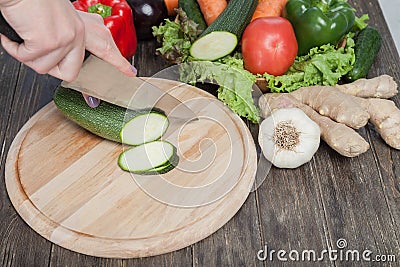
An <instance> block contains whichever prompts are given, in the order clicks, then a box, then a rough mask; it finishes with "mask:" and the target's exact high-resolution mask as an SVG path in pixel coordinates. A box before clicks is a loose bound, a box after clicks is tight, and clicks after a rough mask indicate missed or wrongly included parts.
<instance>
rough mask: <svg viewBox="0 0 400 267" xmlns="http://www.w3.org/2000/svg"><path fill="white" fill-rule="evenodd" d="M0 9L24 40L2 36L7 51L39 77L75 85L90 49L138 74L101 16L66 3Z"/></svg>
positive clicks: (32, 2) (56, 0) (14, 1)
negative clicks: (18, 40)
mask: <svg viewBox="0 0 400 267" xmlns="http://www.w3.org/2000/svg"><path fill="white" fill-rule="evenodd" d="M0 8H1V12H2V13H3V16H4V18H5V19H6V20H7V21H8V22H9V24H10V25H11V26H12V27H13V28H14V30H15V31H16V32H17V33H18V34H19V35H20V37H21V38H22V39H23V40H24V43H22V44H18V43H15V42H12V41H10V40H9V39H8V38H7V37H5V36H1V42H2V45H3V48H4V49H5V50H6V51H7V52H8V53H9V54H10V55H11V56H13V57H14V58H16V59H17V60H19V61H21V62H23V63H25V65H27V66H29V67H31V68H32V69H33V70H35V71H36V72H38V73H42V74H44V73H48V74H50V75H52V76H54V77H57V78H59V79H62V80H65V81H72V80H74V79H75V78H76V76H77V74H78V72H79V69H80V67H81V64H82V61H83V57H84V52H85V49H86V50H88V51H90V52H91V53H92V54H94V55H96V56H98V57H100V58H102V59H103V60H105V61H107V62H109V63H111V64H113V65H114V66H115V67H116V68H118V69H119V70H120V71H121V72H123V73H125V74H126V75H128V76H133V75H135V74H136V72H135V69H134V68H133V69H132V66H131V65H130V63H129V62H128V61H127V60H126V59H125V58H123V57H122V55H121V54H120V52H119V50H118V48H117V46H116V45H115V43H114V41H113V39H112V36H111V33H110V32H109V30H108V29H107V28H106V27H105V26H104V23H103V19H102V18H101V17H100V16H99V15H97V14H89V13H85V12H80V11H76V10H75V8H74V7H73V6H72V4H71V3H70V2H69V1H66V0H29V1H27V0H20V1H18V0H8V1H7V0H0ZM32 14H34V16H33V15H32ZM85 100H86V101H87V102H88V104H89V105H91V106H93V105H94V106H95V105H96V103H98V101H97V102H96V101H92V100H93V98H89V97H87V96H86V97H85ZM93 103H94V104H93Z"/></svg>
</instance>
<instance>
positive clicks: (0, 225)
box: [0, 0, 400, 266]
mask: <svg viewBox="0 0 400 267" xmlns="http://www.w3.org/2000/svg"><path fill="white" fill-rule="evenodd" d="M349 2H350V3H351V4H352V5H353V6H354V7H355V8H356V9H357V10H358V14H362V13H368V14H369V16H370V21H369V23H370V25H372V26H374V27H376V28H377V29H378V30H379V31H380V32H381V34H382V36H383V46H382V49H381V51H380V54H379V57H378V58H377V60H376V62H375V64H374V65H373V69H372V70H371V72H370V76H371V77H373V76H376V75H379V74H384V73H385V74H389V75H392V76H393V77H394V78H395V80H396V81H397V82H400V72H399V70H400V63H399V55H398V53H397V51H396V49H395V46H394V42H393V40H392V38H391V36H390V33H389V30H388V27H387V25H386V22H385V20H384V17H383V15H382V12H381V10H380V7H379V4H378V1H377V0H368V1H355V0H351V1H349ZM155 48H156V44H155V42H153V41H148V42H142V43H140V44H139V47H138V52H137V56H136V58H135V65H136V66H137V67H138V69H139V75H140V76H150V75H152V74H154V73H156V72H157V71H159V70H160V69H162V68H163V67H165V66H166V65H165V62H164V61H163V60H162V59H161V58H159V57H157V56H155V55H154V51H155ZM0 69H1V76H0V88H1V89H0V121H1V124H0V144H1V150H0V151H1V154H0V160H1V166H0V170H1V172H0V173H1V182H0V266H190V265H192V266H247V265H250V266H253V265H256V266H262V265H269V264H271V265H273V266H274V265H280V264H281V261H280V260H279V258H278V255H277V252H275V254H273V256H272V257H273V261H272V262H271V261H270V260H269V259H266V260H265V261H260V260H259V259H258V258H257V253H258V252H259V251H260V250H262V249H264V250H265V248H267V252H268V253H271V251H272V250H275V251H278V250H285V251H286V252H287V253H286V255H281V256H283V257H286V258H287V259H288V260H289V262H291V263H292V265H296V266H297V265H304V266H309V265H310V262H307V261H306V262H300V261H297V262H294V261H291V260H290V258H289V252H290V251H291V250H296V251H298V252H300V257H301V253H302V252H303V251H304V250H314V251H316V252H317V253H319V254H318V255H320V253H322V252H323V250H327V249H329V248H332V249H336V248H337V245H338V244H337V242H338V240H339V239H345V241H347V247H346V249H349V250H358V251H359V252H360V257H361V253H362V252H363V251H365V250H370V251H371V252H372V254H371V255H370V256H371V258H373V256H374V255H395V257H396V262H392V263H389V262H387V263H386V264H382V263H376V262H365V261H363V262H356V261H351V260H350V261H344V260H342V261H340V260H339V259H337V260H336V261H329V259H328V255H327V254H326V255H325V260H324V261H322V262H318V266H348V265H357V266H361V265H362V266H380V265H381V264H382V266H399V264H400V209H399V207H400V152H399V151H396V150H394V149H391V148H389V147H388V146H387V145H386V144H385V143H384V142H383V141H382V140H381V138H380V137H379V135H378V133H377V132H376V131H375V130H374V129H373V127H370V126H369V125H368V126H367V127H365V128H364V129H362V130H361V131H360V133H361V135H362V136H363V137H365V138H366V140H368V142H369V143H370V144H371V149H370V150H369V151H368V152H367V153H365V154H362V155H361V156H359V157H356V158H352V159H349V158H344V157H341V156H339V155H338V154H337V153H336V152H334V151H333V150H332V149H330V148H329V147H328V146H327V145H326V144H325V143H322V144H321V147H320V149H319V150H318V152H317V153H316V155H315V156H314V158H313V159H312V161H311V162H310V163H308V164H306V165H304V166H302V167H300V168H298V169H295V170H280V169H276V168H272V170H271V171H270V172H269V174H268V176H267V178H266V180H265V181H264V183H263V184H262V185H261V186H260V187H259V188H258V190H256V191H255V192H252V193H251V194H250V195H249V197H248V199H247V201H246V202H245V204H244V205H243V206H242V208H241V209H240V210H239V212H238V213H237V214H236V215H235V216H234V217H233V218H232V219H231V220H230V221H229V222H228V223H227V224H226V225H225V226H224V227H222V228H221V229H220V230H218V231H217V232H216V233H214V234H213V235H211V236H210V237H208V238H206V239H205V240H203V241H200V242H198V243H196V244H194V245H192V246H190V247H187V248H184V249H182V250H179V251H176V252H173V253H169V254H164V255H161V256H156V257H149V258H142V259H129V260H121V259H105V258H96V257H90V256H86V255H82V254H79V253H75V252H71V251H69V250H66V249H63V248H61V247H59V246H57V245H54V244H52V243H51V242H49V241H47V240H45V239H44V238H42V237H41V236H39V235H38V234H36V233H35V232H34V231H33V230H32V229H31V228H30V227H29V226H27V225H26V224H25V222H24V221H23V220H22V219H21V218H20V217H19V215H18V214H17V213H16V211H15V210H14V208H13V206H12V204H11V202H10V200H9V198H8V196H7V192H6V188H5V184H4V165H5V160H6V156H7V153H8V150H9V147H10V145H11V142H12V141H13V139H14V137H15V135H16V134H17V132H18V131H19V129H20V128H21V127H22V126H23V125H24V123H25V122H26V121H27V120H28V119H29V118H30V117H31V116H32V115H33V114H35V112H37V111H38V110H39V109H40V108H41V107H43V106H44V105H45V104H47V103H48V102H50V101H51V100H52V93H53V90H54V89H55V87H56V86H57V85H58V84H59V81H58V80H56V79H54V78H52V77H49V76H46V75H38V74H36V73H35V72H33V71H32V70H30V69H29V68H27V67H26V66H24V65H21V64H20V63H19V62H17V61H15V60H14V59H12V58H11V57H10V56H9V55H7V54H6V53H5V52H3V50H1V51H0ZM394 101H395V102H396V104H397V105H398V106H400V98H399V97H397V96H396V97H395V98H394ZM250 129H251V131H252V133H253V134H254V136H256V135H257V130H258V129H257V127H256V126H254V125H250ZM342 241H343V240H342ZM340 245H341V243H340ZM306 253H307V252H306ZM269 255H270V254H269ZM291 255H292V257H293V256H295V254H291ZM318 255H317V256H318ZM259 256H268V255H266V254H265V253H261V254H259ZM306 256H307V255H306ZM367 256H368V255H367ZM350 259H351V257H350ZM389 260H393V259H392V258H390V257H387V261H389Z"/></svg>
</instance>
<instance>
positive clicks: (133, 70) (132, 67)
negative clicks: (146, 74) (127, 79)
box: [131, 65, 137, 75]
mask: <svg viewBox="0 0 400 267" xmlns="http://www.w3.org/2000/svg"><path fill="white" fill-rule="evenodd" d="M131 69H132V72H133V73H135V75H136V74H137V69H136V68H135V66H133V65H131Z"/></svg>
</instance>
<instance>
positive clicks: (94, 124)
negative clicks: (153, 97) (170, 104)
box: [53, 86, 168, 145]
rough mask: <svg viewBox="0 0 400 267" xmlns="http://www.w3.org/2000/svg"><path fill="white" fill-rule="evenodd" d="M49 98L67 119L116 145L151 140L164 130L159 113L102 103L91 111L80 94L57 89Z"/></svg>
mask: <svg viewBox="0 0 400 267" xmlns="http://www.w3.org/2000/svg"><path fill="white" fill-rule="evenodd" d="M53 99H54V103H55V104H56V106H57V108H58V109H59V110H60V111H61V112H62V113H63V114H64V115H65V116H66V117H67V118H68V119H70V120H72V121H74V122H75V123H77V124H78V125H80V126H81V127H83V128H85V129H86V130H88V131H89V132H91V133H93V134H95V135H97V136H100V137H102V138H105V139H108V140H111V141H115V142H119V143H125V144H132V145H138V144H142V143H145V142H150V141H154V140H157V139H159V138H160V137H161V136H162V134H163V133H164V132H165V130H166V127H168V120H167V118H166V116H165V114H161V113H160V112H159V111H155V110H150V109H143V110H127V109H126V108H122V107H119V106H117V105H113V104H110V103H108V102H105V101H101V102H100V105H99V106H98V107H96V108H91V107H89V106H88V105H87V104H86V102H85V100H84V99H83V97H82V94H81V93H79V92H78V91H75V90H72V89H68V88H64V87H61V86H60V87H58V88H57V89H56V90H55V92H54V96H53ZM126 120H128V122H127V123H126ZM146 123H147V125H146ZM135 128H136V130H137V131H135Z"/></svg>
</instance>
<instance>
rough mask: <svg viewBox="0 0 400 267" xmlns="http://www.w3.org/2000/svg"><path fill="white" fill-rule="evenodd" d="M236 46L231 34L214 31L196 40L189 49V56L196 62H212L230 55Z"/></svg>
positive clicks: (233, 36)
mask: <svg viewBox="0 0 400 267" xmlns="http://www.w3.org/2000/svg"><path fill="white" fill-rule="evenodd" d="M237 44H238V39H237V37H236V35H234V34H233V33H230V32H226V31H215V32H211V33H209V34H207V35H204V36H203V37H200V38H199V39H197V40H196V41H195V42H194V43H193V44H192V46H191V47H190V55H191V56H192V57H194V58H195V59H197V60H209V61H213V60H217V59H219V58H221V57H224V56H226V55H229V54H230V53H232V51H233V50H235V48H236V46H237Z"/></svg>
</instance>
